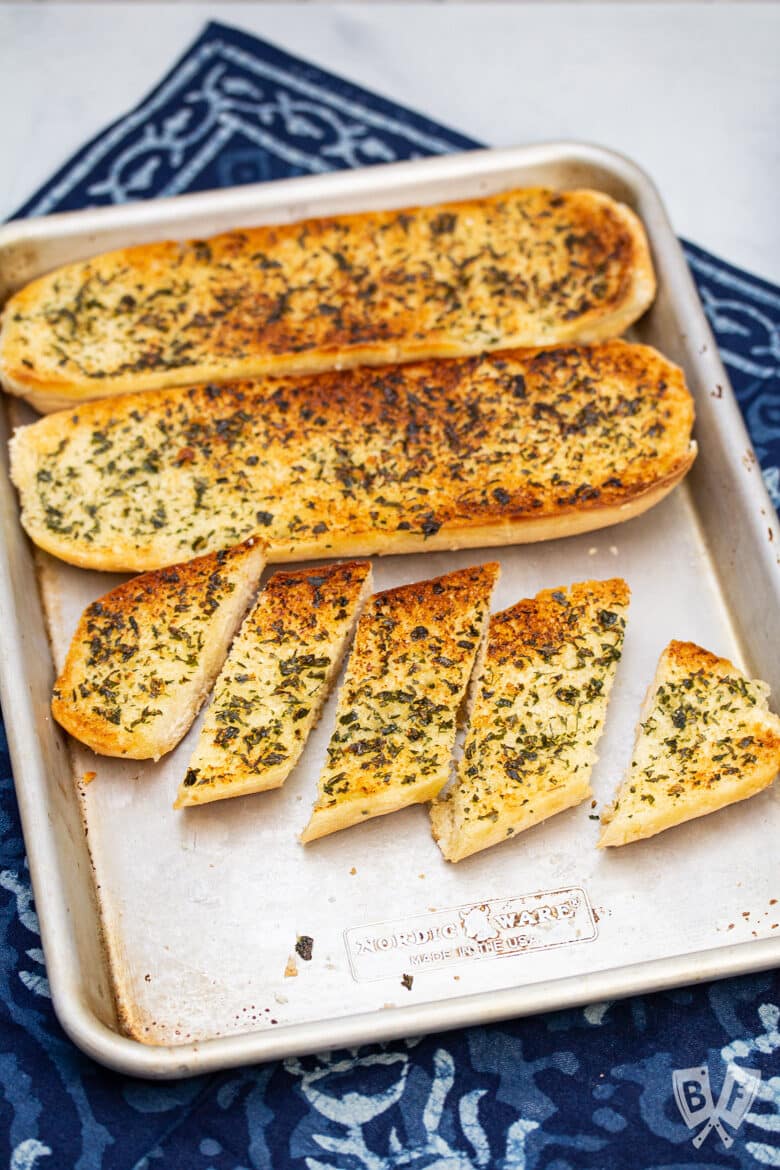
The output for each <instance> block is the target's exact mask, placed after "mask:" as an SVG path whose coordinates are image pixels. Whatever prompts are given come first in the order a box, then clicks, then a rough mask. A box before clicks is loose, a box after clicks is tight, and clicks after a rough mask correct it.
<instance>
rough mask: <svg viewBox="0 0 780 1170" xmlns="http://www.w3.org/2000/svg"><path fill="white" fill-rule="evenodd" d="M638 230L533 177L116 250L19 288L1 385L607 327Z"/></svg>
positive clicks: (117, 377)
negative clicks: (420, 202)
mask: <svg viewBox="0 0 780 1170" xmlns="http://www.w3.org/2000/svg"><path fill="white" fill-rule="evenodd" d="M654 293H655V277H654V273H653V267H652V262H651V260H650V252H649V248H648V245H647V239H646V237H645V233H644V229H643V227H642V225H641V223H640V222H639V220H638V219H637V217H636V216H635V215H634V214H633V212H631V211H630V210H629V209H628V208H627V207H625V206H623V205H622V204H619V203H616V202H615V201H614V200H612V199H610V198H609V197H608V196H606V195H603V194H600V193H598V192H595V191H569V192H565V193H556V192H553V191H547V190H543V189H541V188H532V189H530V190H520V191H509V192H504V193H502V194H500V195H495V196H491V197H489V198H484V199H477V200H472V201H469V202H463V203H451V204H443V205H438V206H433V207H417V208H408V209H406V210H404V211H389V212H367V213H364V214H360V215H352V216H339V217H334V218H328V219H313V220H308V221H305V222H303V223H297V224H283V225H278V226H272V227H260V228H253V229H248V230H246V231H235V232H230V233H227V234H225V235H222V236H217V237H215V238H214V239H212V240H208V241H202V240H200V241H191V242H189V243H187V244H183V245H181V244H176V243H160V244H148V245H142V246H140V247H134V248H126V249H123V250H121V251H117V252H110V253H107V254H105V255H102V256H97V257H95V258H94V259H92V260H88V261H83V262H79V263H77V264H71V265H68V266H66V267H64V268H60V269H58V270H56V271H55V272H52V273H50V274H48V275H47V276H43V277H41V278H40V279H38V280H36V281H34V282H33V283H32V284H30V285H28V286H27V287H26V288H24V289H22V290H21V291H20V292H18V293H17V294H16V295H15V296H14V297H12V299H11V300H10V302H9V304H8V307H7V309H6V312H5V315H4V318H3V326H2V332H0V380H1V381H2V383H3V385H4V386H5V388H6V389H7V390H8V391H9V392H11V393H14V394H20V395H22V396H23V397H25V398H27V399H28V400H29V401H30V402H32V403H33V405H34V406H36V407H37V408H38V409H40V410H43V411H49V410H58V409H62V408H69V407H71V406H75V405H77V404H78V403H80V402H84V401H86V400H88V399H91V398H103V397H105V396H107V395H111V394H119V393H127V392H136V391H142V390H153V389H161V388H164V387H169V386H182V385H187V384H191V383H194V382H205V381H226V380H229V379H234V378H246V377H257V376H259V375H263V374H269V373H295V374H299V373H313V372H318V371H322V370H328V369H334V368H346V367H348V366H356V365H383V364H386V363H387V362H395V361H409V360H416V359H421V358H429V357H448V356H457V355H466V354H474V353H480V352H483V351H485V350H490V349H496V348H507V347H509V346H516V345H524V346H535V345H547V344H551V343H558V342H568V341H579V342H592V341H602V340H605V339H608V338H611V337H617V336H618V335H619V334H620V333H622V332H623V331H624V330H625V329H626V328H627V327H628V326H629V325H630V324H631V323H632V322H633V321H634V320H636V318H637V317H639V316H640V315H641V313H643V312H644V310H645V309H646V308H647V307H648V305H649V304H650V302H651V301H652V298H653V296H654Z"/></svg>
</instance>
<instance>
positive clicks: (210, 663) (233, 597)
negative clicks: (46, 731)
mask: <svg viewBox="0 0 780 1170" xmlns="http://www.w3.org/2000/svg"><path fill="white" fill-rule="evenodd" d="M264 564H265V546H264V544H263V543H262V541H259V540H256V539H254V538H250V539H249V540H246V541H244V542H243V543H242V544H238V545H235V546H234V547H233V548H228V549H224V550H223V551H221V552H216V553H209V554H208V556H203V557H197V558H196V559H195V560H193V561H187V562H185V563H184V564H180V565H171V566H170V567H169V568H167V569H156V570H154V571H153V572H151V573H143V574H142V575H141V576H140V577H133V578H132V580H130V581H126V582H125V584H123V585H120V586H119V587H118V588H117V589H112V590H111V592H110V593H107V594H105V596H104V597H101V598H99V599H98V600H97V601H94V602H93V603H92V605H90V606H88V607H87V608H86V609H85V610H84V613H83V614H82V615H81V620H80V621H79V624H78V628H77V629H76V633H75V634H74V636H73V641H72V642H71V645H70V649H69V651H68V656H67V659H66V662H65V667H64V669H63V672H62V674H61V675H60V677H59V678H58V679H57V682H56V683H55V685H54V696H53V698H52V704H51V709H52V713H53V715H54V718H55V719H56V720H57V721H58V722H59V723H61V724H62V726H63V727H64V728H65V729H66V731H69V732H70V734H71V735H73V736H75V737H76V739H79V740H81V742H82V743H85V744H86V745H87V746H88V747H91V748H92V749H93V751H96V752H100V753H101V754H102V755H104V756H121V757H123V758H125V759H129V760H147V759H154V760H157V759H159V758H160V756H162V755H165V753H166V752H169V751H171V749H172V748H174V747H175V746H176V744H177V743H178V742H179V740H180V739H181V738H182V736H184V735H185V734H186V732H187V731H188V729H189V727H190V725H191V724H192V721H193V719H194V718H195V716H196V715H197V713H198V710H199V709H200V706H201V703H202V702H203V700H204V698H205V697H206V695H207V694H208V692H209V690H210V688H211V684H212V682H213V681H214V677H215V676H216V674H217V671H218V670H219V668H220V667H221V665H222V663H223V661H224V658H225V655H226V654H227V650H228V646H229V645H230V642H231V639H232V637H233V635H234V634H235V632H236V629H237V627H238V625H239V623H240V621H241V619H242V617H243V616H244V613H245V612H246V609H247V606H248V605H249V603H250V601H251V599H252V596H253V594H254V592H255V590H256V589H257V585H258V582H259V580H260V575H261V574H262V572H263V566H264Z"/></svg>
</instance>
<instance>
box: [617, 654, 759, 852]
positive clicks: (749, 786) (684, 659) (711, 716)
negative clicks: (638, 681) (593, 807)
mask: <svg viewBox="0 0 780 1170" xmlns="http://www.w3.org/2000/svg"><path fill="white" fill-rule="evenodd" d="M768 700H769V687H768V686H767V684H766V683H765V682H761V681H760V680H759V679H750V678H747V677H746V676H745V675H744V674H743V673H742V671H740V670H737V668H736V666H734V665H733V664H732V663H731V662H729V660H728V659H727V658H719V657H718V656H717V655H715V654H711V653H710V652H709V650H703V649H702V648H701V646H697V645H695V643H693V642H670V643H669V645H668V646H667V647H666V649H665V650H664V652H663V654H662V655H661V658H660V661H659V663H658V669H657V671H656V675H655V678H654V680H653V683H652V685H651V687H650V690H649V692H648V695H647V698H646V700H645V704H644V708H643V710H642V714H641V716H640V723H639V726H638V728H637V735H636V743H635V745H634V753H633V757H632V760H631V764H630V766H629V770H628V773H627V775H626V778H625V780H624V781H623V783H622V785H621V786H620V789H619V791H618V793H617V796H616V798H615V801H614V803H613V804H612V805H611V807H610V808H608V809H606V810H605V812H604V813H603V814H602V817H601V821H602V825H603V829H602V833H601V837H600V839H599V846H600V847H601V848H604V847H606V846H611V845H627V844H628V843H629V842H630V841H638V840H640V839H641V838H644V837H653V836H655V834H656V833H661V832H663V831H664V829H669V828H671V827H672V826H674V825H679V824H682V823H683V822H684V821H689V820H692V819H693V818H694V817H702V816H705V815H706V814H707V813H711V812H715V811H717V810H718V809H721V808H724V807H725V806H726V805H729V804H734V803H735V802H736V801H738V800H746V799H747V798H748V797H750V796H755V794H756V793H758V792H761V791H762V790H763V789H764V788H767V787H768V786H769V785H770V784H771V783H772V781H773V780H774V779H775V777H776V776H777V773H778V771H780V718H778V717H777V715H773V714H772V712H771V711H770V710H769V708H768Z"/></svg>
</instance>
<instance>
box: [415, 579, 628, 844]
mask: <svg viewBox="0 0 780 1170" xmlns="http://www.w3.org/2000/svg"><path fill="white" fill-rule="evenodd" d="M628 602H629V589H628V586H627V585H626V583H625V581H623V580H622V579H621V578H614V579H612V580H609V581H585V582H582V583H579V584H576V585H572V586H571V587H570V588H568V589H565V588H561V589H545V590H543V591H542V592H541V593H539V594H537V596H536V597H534V598H529V599H528V600H524V601H520V602H518V603H517V605H514V606H512V607H511V608H510V609H507V610H504V611H503V612H502V613H498V614H495V615H494V616H493V617H492V618H491V620H490V626H489V628H488V636H487V642H486V652H485V655H484V658H483V660H482V662H481V663H480V665H479V667H478V670H477V672H476V674H475V678H474V682H473V684H472V690H473V694H472V710H471V715H470V719H469V724H468V727H467V729H466V740H465V744H464V752H463V757H462V759H461V761H460V763H459V766H458V772H457V779H456V781H455V784H454V785H453V787H452V788H451V789H450V790H449V791H448V792H446V793H445V794H444V795H443V796H442V797H441V798H440V799H439V800H438V801H436V802H435V803H434V804H433V805H432V806H431V824H432V830H433V836H434V839H435V840H436V841H437V843H438V845H439V847H440V849H441V851H442V853H443V854H444V856H445V857H446V859H447V860H448V861H461V860H463V858H465V857H469V856H470V855H471V854H473V853H476V852H478V851H479V850H481V849H487V848H489V847H490V846H492V845H497V844H499V843H500V842H502V841H505V840H507V838H509V837H513V836H515V835H516V834H518V833H521V832H523V831H524V830H525V829H529V828H531V827H532V826H533V825H536V824H538V823H539V822H540V821H543V820H546V819H547V818H548V817H550V816H553V815H555V814H556V813H559V812H562V811H563V810H564V809H567V808H571V807H572V806H574V805H576V804H579V803H580V802H581V801H583V800H585V798H586V797H588V796H590V794H591V790H590V774H591V771H592V768H593V765H594V763H595V762H596V758H597V756H596V745H597V743H598V740H599V738H600V736H601V732H602V730H603V726H604V719H605V716H606V709H607V703H608V701H609V695H610V691H611V689H612V684H613V682H614V678H615V671H616V667H617V662H618V660H619V659H620V655H621V651H622V646H623V635H624V631H625V614H626V611H627V608H628Z"/></svg>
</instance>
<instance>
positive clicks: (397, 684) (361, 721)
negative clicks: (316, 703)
mask: <svg viewBox="0 0 780 1170" xmlns="http://www.w3.org/2000/svg"><path fill="white" fill-rule="evenodd" d="M498 573H499V566H498V565H497V564H495V563H490V564H486V565H477V566H475V567H474V568H470V569H460V570H458V571H457V572H454V573H449V574H447V575H446V576H444V577H436V578H434V579H433V580H430V581H419V582H417V583H416V584H414V585H403V586H400V587H398V588H396V589H389V590H387V591H386V592H384V593H377V594H375V595H374V597H372V598H371V600H370V601H369V602H368V604H367V606H366V608H365V610H364V612H363V616H362V617H361V619H360V622H359V624H358V629H357V634H356V636H355V645H354V648H353V651H352V654H351V656H350V659H349V664H348V666H347V675H346V678H345V680H344V684H343V687H342V690H341V693H340V695H339V703H338V710H337V712H336V723H335V729H334V731H333V734H332V736H331V740H330V744H329V746H328V757H327V762H326V764H325V767H324V768H323V772H322V775H321V777H320V790H319V797H318V801H317V806H316V808H317V809H321V808H329V807H334V806H336V805H338V804H339V803H341V802H343V801H354V800H355V799H362V798H363V797H366V799H367V800H368V801H369V803H368V805H367V808H369V809H370V807H371V804H370V800H371V798H372V796H379V797H380V799H383V798H384V797H385V796H386V793H387V792H388V791H389V790H397V791H399V792H400V793H401V794H403V792H404V789H405V788H406V787H407V786H409V787H410V788H411V789H412V790H413V789H414V788H415V786H417V785H418V784H419V783H420V782H421V781H431V783H432V785H433V787H432V792H433V793H435V792H436V791H438V789H439V788H440V787H441V786H442V785H443V784H444V783H445V782H446V779H447V774H448V769H449V762H450V755H451V752H452V746H453V744H454V741H455V729H456V716H457V713H458V707H459V705H460V702H461V700H462V698H463V695H464V693H465V690H466V686H467V684H468V680H469V676H470V674H471V669H472V666H473V663H474V659H475V656H476V653H477V650H478V648H479V644H480V642H481V640H482V636H483V632H484V628H485V623H486V620H487V615H488V609H489V606H490V596H491V593H492V591H493V588H494V586H495V583H496V580H497V579H498ZM403 803H404V801H403V800H401V801H400V804H403ZM400 804H399V807H400Z"/></svg>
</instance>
